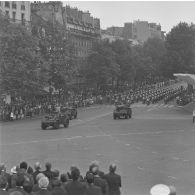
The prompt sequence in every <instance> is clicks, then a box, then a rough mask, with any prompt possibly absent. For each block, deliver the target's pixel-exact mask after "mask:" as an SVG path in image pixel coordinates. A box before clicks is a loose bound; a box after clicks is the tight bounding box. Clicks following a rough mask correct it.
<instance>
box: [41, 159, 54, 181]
mask: <svg viewBox="0 0 195 195" xmlns="http://www.w3.org/2000/svg"><path fill="white" fill-rule="evenodd" d="M43 174H44V175H45V176H46V177H47V178H48V179H49V180H51V179H52V178H53V172H52V171H51V163H49V162H47V163H45V171H43Z"/></svg>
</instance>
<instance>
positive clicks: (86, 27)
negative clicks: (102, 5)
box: [31, 2, 100, 58]
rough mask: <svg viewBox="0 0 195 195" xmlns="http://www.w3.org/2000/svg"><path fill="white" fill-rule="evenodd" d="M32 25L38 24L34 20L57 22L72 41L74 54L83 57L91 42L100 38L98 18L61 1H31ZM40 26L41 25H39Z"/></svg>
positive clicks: (90, 46)
mask: <svg viewBox="0 0 195 195" xmlns="http://www.w3.org/2000/svg"><path fill="white" fill-rule="evenodd" d="M31 12H32V25H34V26H36V27H37V26H38V25H37V24H38V23H37V22H36V21H35V20H38V19H39V20H40V19H41V20H42V21H45V22H50V23H53V24H54V25H56V24H58V26H61V28H62V30H64V31H65V33H66V38H67V39H68V40H70V42H72V44H73V45H74V48H75V51H74V53H75V55H76V56H77V57H80V58H85V57H87V56H88V55H89V52H90V50H91V48H92V45H93V42H94V41H98V40H99V39H100V20H99V19H98V18H94V17H92V16H91V14H90V13H89V12H84V11H81V10H79V9H78V8H72V7H70V6H63V4H62V2H47V3H41V2H39V3H32V4H31ZM40 28H41V26H40Z"/></svg>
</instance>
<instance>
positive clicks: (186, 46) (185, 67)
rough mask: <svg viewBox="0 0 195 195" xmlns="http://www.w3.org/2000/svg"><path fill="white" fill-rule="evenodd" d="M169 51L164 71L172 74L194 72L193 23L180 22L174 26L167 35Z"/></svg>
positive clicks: (194, 46)
mask: <svg viewBox="0 0 195 195" xmlns="http://www.w3.org/2000/svg"><path fill="white" fill-rule="evenodd" d="M165 46H166V49H167V52H166V55H165V58H164V63H163V67H161V69H162V70H163V73H164V75H165V76H169V77H170V76H172V75H173V73H178V72H181V73H194V70H195V69H194V66H193V65H194V59H195V30H194V28H193V25H188V24H187V23H179V24H178V25H177V26H175V27H174V28H172V30H171V31H170V33H169V34H168V35H167V37H166V43H165Z"/></svg>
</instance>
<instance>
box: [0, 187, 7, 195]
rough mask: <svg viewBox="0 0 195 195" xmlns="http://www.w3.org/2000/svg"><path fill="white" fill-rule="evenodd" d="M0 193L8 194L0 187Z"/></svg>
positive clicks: (1, 194)
mask: <svg viewBox="0 0 195 195" xmlns="http://www.w3.org/2000/svg"><path fill="white" fill-rule="evenodd" d="M0 195H8V192H7V191H6V190H3V189H1V188H0Z"/></svg>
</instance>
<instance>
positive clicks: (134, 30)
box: [102, 20, 164, 44]
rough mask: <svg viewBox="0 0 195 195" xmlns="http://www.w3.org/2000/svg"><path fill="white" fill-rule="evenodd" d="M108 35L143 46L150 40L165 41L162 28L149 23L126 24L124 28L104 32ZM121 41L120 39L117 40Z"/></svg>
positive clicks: (112, 28) (110, 28)
mask: <svg viewBox="0 0 195 195" xmlns="http://www.w3.org/2000/svg"><path fill="white" fill-rule="evenodd" d="M103 32H104V35H103V36H102V37H105V34H106V35H109V36H114V37H122V38H124V39H126V40H135V41H134V42H135V43H136V41H138V42H139V43H141V44H143V43H144V42H145V41H147V40H148V39H149V38H158V39H164V32H162V31H161V26H160V25H159V24H156V23H148V22H147V21H140V20H137V21H134V22H133V23H131V22H129V23H125V24H124V27H109V28H107V29H106V30H104V31H103ZM117 39H119V38H117Z"/></svg>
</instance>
